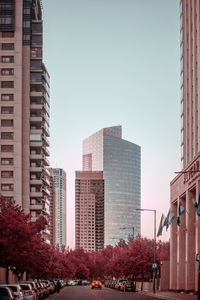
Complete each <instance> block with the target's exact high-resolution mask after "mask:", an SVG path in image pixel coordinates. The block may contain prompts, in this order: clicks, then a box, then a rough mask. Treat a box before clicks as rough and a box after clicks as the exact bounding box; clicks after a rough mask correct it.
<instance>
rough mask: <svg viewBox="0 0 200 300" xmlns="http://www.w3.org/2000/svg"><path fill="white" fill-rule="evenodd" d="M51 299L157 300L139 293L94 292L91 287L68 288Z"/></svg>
mask: <svg viewBox="0 0 200 300" xmlns="http://www.w3.org/2000/svg"><path fill="white" fill-rule="evenodd" d="M49 298H50V299H49ZM49 298H48V300H54V299H55V300H124V299H126V300H155V298H154V297H150V296H146V295H140V294H139V293H137V292H136V293H135V292H119V291H115V290H113V289H109V288H106V287H103V288H102V289H101V290H99V289H93V290H92V289H91V287H90V286H67V287H64V288H62V289H61V290H60V293H55V294H53V295H52V296H50V297H49Z"/></svg>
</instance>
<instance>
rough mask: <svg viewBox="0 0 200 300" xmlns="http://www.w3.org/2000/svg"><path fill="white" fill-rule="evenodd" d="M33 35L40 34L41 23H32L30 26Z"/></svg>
mask: <svg viewBox="0 0 200 300" xmlns="http://www.w3.org/2000/svg"><path fill="white" fill-rule="evenodd" d="M32 32H33V33H42V23H33V24H32Z"/></svg>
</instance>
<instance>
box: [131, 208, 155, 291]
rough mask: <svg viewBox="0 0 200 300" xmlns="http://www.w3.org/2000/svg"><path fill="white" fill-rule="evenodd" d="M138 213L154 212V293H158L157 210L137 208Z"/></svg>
mask: <svg viewBox="0 0 200 300" xmlns="http://www.w3.org/2000/svg"><path fill="white" fill-rule="evenodd" d="M136 210H137V211H153V212H154V258H153V264H152V268H153V293H154V294H155V292H156V268H157V264H156V209H148V208H136Z"/></svg>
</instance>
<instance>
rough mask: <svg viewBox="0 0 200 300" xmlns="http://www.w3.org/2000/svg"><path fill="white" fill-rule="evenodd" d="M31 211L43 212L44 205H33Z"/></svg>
mask: <svg viewBox="0 0 200 300" xmlns="http://www.w3.org/2000/svg"><path fill="white" fill-rule="evenodd" d="M30 210H42V204H31V205H30Z"/></svg>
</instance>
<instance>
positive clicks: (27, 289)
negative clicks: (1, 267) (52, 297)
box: [20, 283, 35, 300]
mask: <svg viewBox="0 0 200 300" xmlns="http://www.w3.org/2000/svg"><path fill="white" fill-rule="evenodd" d="M20 287H21V289H22V290H23V293H24V296H25V297H24V299H25V300H34V297H35V292H34V290H33V288H32V285H31V284H30V283H20Z"/></svg>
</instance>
